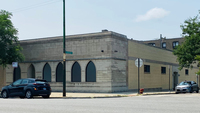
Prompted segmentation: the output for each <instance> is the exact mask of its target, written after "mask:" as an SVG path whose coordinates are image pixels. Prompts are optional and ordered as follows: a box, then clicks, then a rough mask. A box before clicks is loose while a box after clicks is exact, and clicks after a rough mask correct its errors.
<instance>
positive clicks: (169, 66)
mask: <svg viewBox="0 0 200 113" xmlns="http://www.w3.org/2000/svg"><path fill="white" fill-rule="evenodd" d="M169 91H170V65H169Z"/></svg>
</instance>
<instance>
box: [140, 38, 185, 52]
mask: <svg viewBox="0 0 200 113" xmlns="http://www.w3.org/2000/svg"><path fill="white" fill-rule="evenodd" d="M141 42H143V43H145V44H149V45H151V46H155V47H160V48H163V49H168V50H173V49H174V48H175V47H176V46H178V45H181V44H182V43H183V42H184V38H182V37H180V38H169V39H167V38H163V37H162V35H160V39H157V40H148V41H141Z"/></svg>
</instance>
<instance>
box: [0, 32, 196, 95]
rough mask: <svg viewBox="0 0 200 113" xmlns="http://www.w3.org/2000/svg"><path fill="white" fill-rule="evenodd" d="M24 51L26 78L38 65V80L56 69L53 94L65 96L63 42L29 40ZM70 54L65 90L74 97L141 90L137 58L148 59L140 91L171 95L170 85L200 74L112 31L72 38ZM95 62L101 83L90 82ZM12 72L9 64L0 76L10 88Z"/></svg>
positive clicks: (23, 74)
mask: <svg viewBox="0 0 200 113" xmlns="http://www.w3.org/2000/svg"><path fill="white" fill-rule="evenodd" d="M21 46H22V47H23V54H24V56H25V61H24V62H21V63H19V67H20V69H21V78H27V75H28V74H30V72H29V67H30V66H33V67H34V70H35V71H34V72H35V78H38V79H43V73H44V72H43V69H44V66H45V64H46V63H48V64H49V66H50V68H51V75H50V76H51V82H50V84H51V87H52V90H53V91H62V88H63V84H62V82H56V76H57V75H56V70H57V66H58V64H59V63H60V62H61V63H62V61H63V49H62V47H63V42H62V37H50V38H42V39H34V40H24V41H21ZM66 50H67V51H72V52H73V54H72V55H71V54H67V55H66V90H67V91H70V92H118V91H129V90H137V88H138V68H137V67H136V66H135V60H136V59H137V58H141V59H142V60H143V66H142V67H141V68H140V88H145V90H167V89H169V85H170V89H173V88H174V87H175V86H176V84H177V83H179V82H181V81H183V80H194V81H196V76H195V72H196V71H198V68H194V69H192V70H190V69H189V74H188V75H185V69H183V70H181V71H179V70H178V62H176V56H174V55H173V53H172V51H171V50H166V49H162V48H160V47H153V46H150V45H147V44H144V43H143V42H138V41H134V40H129V39H128V38H127V37H126V36H125V35H122V34H119V33H115V32H111V31H104V32H99V33H90V34H82V35H72V36H67V37H66ZM90 61H91V62H93V64H94V65H95V69H96V82H87V81H86V68H87V64H88V63H89V62H90ZM75 62H77V63H78V64H79V65H80V68H81V72H80V73H81V82H72V81H71V76H72V75H71V70H72V67H73V64H74V63H75ZM144 65H149V66H150V72H149V73H147V72H144ZM161 67H165V68H166V73H164V74H163V73H161ZM169 67H170V70H169ZM13 71H14V69H13V68H12V67H11V65H8V67H7V68H6V71H5V70H4V71H2V70H1V68H0V72H1V73H6V77H5V78H3V79H1V78H0V80H3V81H6V84H10V83H11V82H13ZM176 72H177V74H175V73H176ZM1 73H0V75H1ZM179 75H180V76H179ZM0 77H3V76H0ZM1 82H2V81H0V83H1ZM169 82H170V84H169ZM1 84H2V83H1ZM1 84H0V85H1ZM3 85H5V82H4V83H3Z"/></svg>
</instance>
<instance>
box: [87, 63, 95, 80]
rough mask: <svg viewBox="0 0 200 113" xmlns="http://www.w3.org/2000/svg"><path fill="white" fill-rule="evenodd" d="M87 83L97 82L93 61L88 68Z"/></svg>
mask: <svg viewBox="0 0 200 113" xmlns="http://www.w3.org/2000/svg"><path fill="white" fill-rule="evenodd" d="M86 82H96V68H95V65H94V63H93V62H92V61H90V62H89V63H88V65H87V67H86Z"/></svg>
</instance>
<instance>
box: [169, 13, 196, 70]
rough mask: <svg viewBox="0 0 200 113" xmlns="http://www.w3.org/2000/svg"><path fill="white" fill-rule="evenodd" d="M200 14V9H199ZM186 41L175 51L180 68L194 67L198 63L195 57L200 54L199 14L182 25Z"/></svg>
mask: <svg viewBox="0 0 200 113" xmlns="http://www.w3.org/2000/svg"><path fill="white" fill-rule="evenodd" d="M199 14H200V11H199ZM181 29H182V34H183V37H184V42H183V43H182V44H181V45H179V46H178V47H177V48H176V49H175V50H174V51H173V53H174V55H176V56H177V60H178V62H179V66H180V67H179V69H182V68H183V67H186V68H192V67H193V65H194V64H195V63H196V59H195V57H196V56H197V55H200V18H199V15H197V16H195V17H194V18H189V19H187V20H185V21H184V24H183V25H181Z"/></svg>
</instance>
